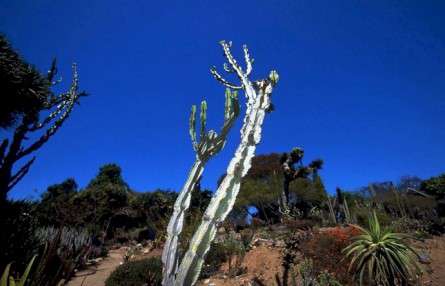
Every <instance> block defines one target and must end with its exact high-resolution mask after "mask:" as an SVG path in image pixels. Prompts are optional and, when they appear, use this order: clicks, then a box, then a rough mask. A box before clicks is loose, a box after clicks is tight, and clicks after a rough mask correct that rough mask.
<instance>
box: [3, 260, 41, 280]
mask: <svg viewBox="0 0 445 286" xmlns="http://www.w3.org/2000/svg"><path fill="white" fill-rule="evenodd" d="M36 257H37V255H34V256H33V257H32V258H31V260H30V261H29V263H28V265H27V266H26V269H25V272H23V275H22V277H20V278H18V279H14V277H12V276H9V270H10V268H11V263H9V264H8V265H6V268H5V270H4V271H3V274H2V277H1V279H0V286H25V283H26V281H27V279H28V276H29V272H30V271H31V268H32V265H33V264H34V260H35V259H36Z"/></svg>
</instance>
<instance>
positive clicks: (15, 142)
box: [0, 37, 85, 204]
mask: <svg viewBox="0 0 445 286" xmlns="http://www.w3.org/2000/svg"><path fill="white" fill-rule="evenodd" d="M0 67H1V68H0V79H1V84H0V86H1V90H0V91H1V92H2V94H5V96H6V97H7V100H4V101H3V103H2V106H1V109H0V126H1V127H2V128H6V127H12V126H15V125H16V127H15V130H14V131H13V132H12V133H13V134H12V136H11V138H5V139H3V140H2V141H1V143H0V204H2V203H4V201H5V200H6V198H7V194H8V192H9V191H10V190H11V189H12V188H13V187H14V186H15V185H16V184H17V183H18V182H19V181H20V180H21V179H22V178H23V177H24V176H25V175H26V174H27V173H28V171H29V169H30V167H31V165H32V163H33V162H34V160H35V157H32V158H31V159H29V160H28V161H26V162H25V163H24V164H23V165H22V166H21V167H17V166H16V165H17V163H18V162H19V161H21V160H23V159H25V158H26V157H27V156H28V155H30V154H32V153H33V152H35V151H37V150H38V149H39V148H41V147H42V146H43V145H44V144H45V143H46V142H47V141H48V140H49V139H50V138H51V137H52V136H53V135H54V134H55V133H56V132H57V131H58V130H59V128H60V127H61V126H62V124H63V123H64V122H65V120H66V119H67V118H68V117H69V115H70V113H71V111H72V110H73V108H74V105H75V104H76V103H78V101H79V98H80V97H81V96H84V95H85V93H84V92H79V91H78V82H79V77H78V74H77V68H76V65H75V64H73V79H72V82H71V86H70V88H69V89H68V91H66V92H64V93H61V94H59V95H56V94H55V93H54V92H53V91H52V90H51V87H52V86H54V85H56V84H57V83H58V81H56V82H54V77H55V76H56V74H57V68H56V62H55V61H53V63H52V65H51V68H50V70H49V71H48V74H47V75H46V76H43V75H41V74H40V73H39V72H38V71H37V70H36V69H35V68H34V67H32V66H31V65H29V64H28V63H26V62H25V61H24V60H23V59H22V58H21V57H20V56H19V55H18V54H17V53H16V52H15V51H14V50H13V49H12V48H11V46H10V45H9V44H8V42H7V41H6V39H5V38H4V37H0ZM40 117H44V118H43V119H40ZM39 134H40V136H39ZM31 135H32V137H37V139H36V140H35V141H34V142H31V143H28V144H27V142H26V141H27V140H29V138H30V137H31Z"/></svg>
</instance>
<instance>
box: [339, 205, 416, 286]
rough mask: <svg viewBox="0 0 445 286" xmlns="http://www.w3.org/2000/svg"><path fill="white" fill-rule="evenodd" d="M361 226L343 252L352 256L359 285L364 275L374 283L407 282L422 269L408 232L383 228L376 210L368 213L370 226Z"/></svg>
mask: <svg viewBox="0 0 445 286" xmlns="http://www.w3.org/2000/svg"><path fill="white" fill-rule="evenodd" d="M358 228H359V229H360V230H361V231H362V234H360V235H358V236H356V237H353V238H352V240H353V242H352V243H351V244H350V245H349V246H347V247H346V248H345V249H344V252H345V257H350V258H351V262H350V265H349V270H350V271H351V270H353V271H354V279H357V278H358V280H359V283H360V285H363V280H364V277H365V275H367V276H368V279H369V281H370V283H371V285H374V284H372V281H374V282H375V284H376V285H384V286H386V285H388V286H391V285H396V283H397V282H401V283H406V282H408V281H409V280H410V279H413V278H415V276H416V274H418V273H419V272H420V267H419V265H418V262H417V261H418V259H417V253H416V251H415V250H414V249H413V248H411V247H410V246H409V245H408V244H407V243H406V242H405V239H406V238H408V237H409V236H408V235H406V234H402V233H393V232H391V231H390V230H385V229H382V227H381V226H380V223H379V220H378V218H377V215H376V213H375V212H373V214H372V215H371V216H370V217H369V229H364V228H361V227H358ZM403 285H404V284H403Z"/></svg>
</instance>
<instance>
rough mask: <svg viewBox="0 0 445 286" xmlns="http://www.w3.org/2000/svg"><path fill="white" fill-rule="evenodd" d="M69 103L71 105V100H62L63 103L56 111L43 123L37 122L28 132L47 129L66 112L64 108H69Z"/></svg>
mask: <svg viewBox="0 0 445 286" xmlns="http://www.w3.org/2000/svg"><path fill="white" fill-rule="evenodd" d="M69 103H70V101H69V100H66V99H64V100H62V102H61V103H59V104H58V105H57V107H56V110H54V111H53V112H51V113H50V114H49V115H48V116H47V117H46V118H45V119H44V120H43V121H42V122H36V123H35V124H34V125H33V126H31V127H29V128H28V131H30V132H33V131H36V130H39V129H42V128H43V127H45V126H46V125H47V124H48V123H50V122H51V121H52V120H53V119H54V118H56V117H57V116H58V115H60V114H61V113H62V111H63V110H64V108H65V107H67V106H68V104H69Z"/></svg>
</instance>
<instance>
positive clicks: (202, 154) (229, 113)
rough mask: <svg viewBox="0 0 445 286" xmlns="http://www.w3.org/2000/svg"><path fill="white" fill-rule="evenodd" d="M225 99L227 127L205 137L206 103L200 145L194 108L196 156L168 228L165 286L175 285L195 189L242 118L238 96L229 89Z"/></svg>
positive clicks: (201, 125) (202, 107) (225, 121)
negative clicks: (180, 238)
mask: <svg viewBox="0 0 445 286" xmlns="http://www.w3.org/2000/svg"><path fill="white" fill-rule="evenodd" d="M225 96H226V102H225V110H224V125H223V127H222V130H221V132H220V134H219V135H218V134H217V133H216V132H215V131H213V130H210V131H209V132H207V133H206V121H207V103H206V102H205V101H202V102H201V112H200V115H199V117H200V122H201V124H200V130H199V137H200V139H199V142H198V141H197V136H196V124H195V120H196V106H195V105H193V106H192V111H191V114H190V121H189V123H190V126H189V131H190V137H191V140H192V145H193V149H194V150H195V152H196V158H195V162H194V163H193V166H192V168H191V170H190V173H189V176H188V178H187V181H186V182H185V184H184V186H183V188H182V190H181V192H180V193H179V195H178V198H177V199H176V202H175V205H174V208H173V214H172V217H171V218H170V222H169V224H168V227H167V240H166V242H165V246H164V251H163V254H162V261H163V263H164V268H163V271H164V274H163V284H164V285H173V281H174V278H175V275H176V271H177V267H178V258H179V257H178V239H179V235H180V234H181V232H182V228H183V225H184V216H185V212H186V211H187V210H188V208H189V207H190V199H191V193H192V191H193V189H194V188H195V185H196V183H197V182H198V181H199V180H200V179H201V176H202V172H203V171H204V166H205V164H206V163H207V161H208V160H209V159H210V158H211V157H212V156H214V155H215V154H217V153H218V152H219V151H221V149H222V148H223V147H224V144H225V142H226V137H227V134H228V133H229V130H230V128H231V127H232V125H233V123H234V122H235V119H236V118H237V116H238V115H239V103H238V95H237V92H236V91H235V92H231V91H230V89H229V88H227V89H226V94H225Z"/></svg>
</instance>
